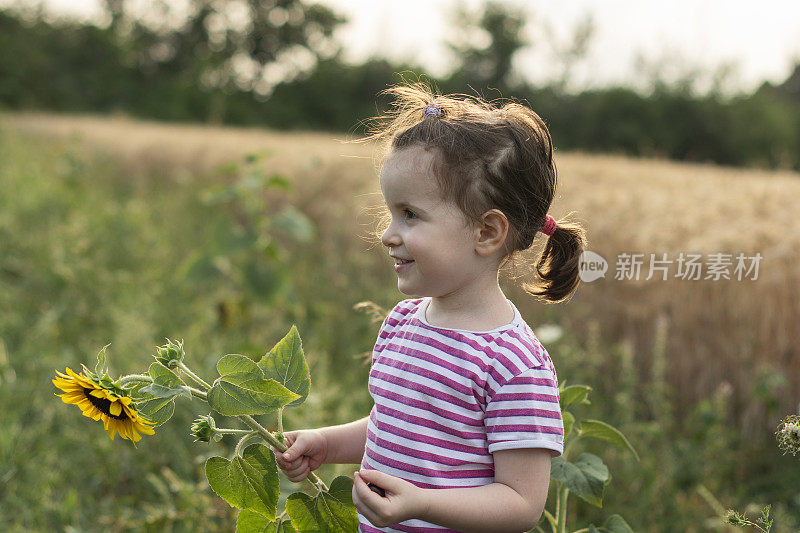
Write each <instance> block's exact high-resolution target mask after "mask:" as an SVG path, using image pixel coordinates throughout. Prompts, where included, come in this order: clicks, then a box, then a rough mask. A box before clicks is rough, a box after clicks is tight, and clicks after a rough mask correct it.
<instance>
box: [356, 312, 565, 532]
mask: <svg viewBox="0 0 800 533" xmlns="http://www.w3.org/2000/svg"><path fill="white" fill-rule="evenodd" d="M429 303H430V298H421V299H414V300H404V301H402V302H400V303H399V304H397V305H396V306H395V307H394V309H392V311H391V312H390V313H389V315H388V316H387V317H386V319H385V320H384V321H383V325H382V326H381V329H380V333H379V334H378V340H377V342H376V343H375V348H374V350H373V352H372V367H371V369H370V373H369V392H370V395H371V396H372V399H373V400H374V402H375V405H374V406H373V408H372V411H371V412H370V417H369V423H368V425H367V445H366V450H365V452H364V457H363V459H362V461H361V467H362V468H364V469H374V470H380V471H381V472H386V473H387V474H391V475H393V476H397V477H400V478H402V479H405V480H407V481H410V482H411V483H414V484H415V485H417V486H418V487H423V488H458V487H478V486H482V485H488V484H489V483H492V482H494V460H493V458H492V452H495V451H497V450H508V449H515V448H547V449H549V450H551V452H552V455H553V457H557V456H559V455H561V454H562V453H563V451H564V429H563V423H562V420H561V409H560V407H559V403H558V377H557V376H556V370H555V367H554V366H553V363H552V361H551V360H550V356H549V355H548V353H547V351H546V350H545V349H544V347H542V345H541V344H540V343H539V340H538V339H537V338H536V336H535V335H534V334H533V331H532V330H531V328H530V327H529V326H528V324H526V323H525V321H524V320H523V319H522V316H521V315H520V313H519V310H517V308H516V306H515V305H514V304H513V303H511V301H510V300H509V303H511V306H512V307H513V308H514V319H513V321H512V322H511V323H509V324H506V325H505V326H501V327H499V328H495V329H493V330H490V331H483V332H474V331H465V330H454V329H445V328H439V327H436V326H432V325H430V324H429V323H428V322H427V321H426V320H425V310H426V309H427V306H428V304H429ZM358 519H359V524H360V531H361V532H362V533H375V532H383V531H386V532H419V533H422V532H424V533H434V532H435V533H444V532H453V531H454V530H452V529H448V528H445V527H442V526H437V525H435V524H431V523H429V522H425V521H423V520H417V519H414V520H407V521H405V522H401V523H399V524H394V525H393V526H391V527H385V528H376V527H374V526H373V525H372V524H371V523H370V522H369V521H368V520H367V519H366V517H364V516H363V515H362V514H361V513H359V514H358ZM456 533H457V532H456Z"/></svg>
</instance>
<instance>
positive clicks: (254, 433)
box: [217, 429, 258, 455]
mask: <svg viewBox="0 0 800 533" xmlns="http://www.w3.org/2000/svg"><path fill="white" fill-rule="evenodd" d="M217 431H219V430H217ZM241 431H244V432H245V433H247V434H246V435H245V436H244V437H242V438H241V439H239V442H238V443H237V444H236V449H234V450H233V453H234V455H242V446H244V443H245V442H247V441H248V440H249V439H250V437H255V436H257V435H258V432H257V431H247V430H246V429H243V430H241Z"/></svg>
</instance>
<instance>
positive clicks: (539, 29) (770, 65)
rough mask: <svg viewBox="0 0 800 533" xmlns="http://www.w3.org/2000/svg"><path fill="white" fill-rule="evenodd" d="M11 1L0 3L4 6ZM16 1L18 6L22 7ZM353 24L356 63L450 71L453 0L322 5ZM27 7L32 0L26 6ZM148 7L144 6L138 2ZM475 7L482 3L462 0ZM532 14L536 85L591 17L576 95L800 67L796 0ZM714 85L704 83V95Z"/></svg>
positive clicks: (532, 5)
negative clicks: (699, 74) (688, 73)
mask: <svg viewBox="0 0 800 533" xmlns="http://www.w3.org/2000/svg"><path fill="white" fill-rule="evenodd" d="M14 1H15V0H0V5H8V4H10V3H13V2H14ZM16 1H19V0H16ZM318 1H319V2H320V3H323V4H326V5H329V6H331V7H333V8H334V9H335V10H337V11H338V12H340V13H342V14H344V15H346V16H347V18H348V19H349V22H348V23H347V25H345V26H343V27H342V28H341V29H340V31H339V33H338V35H337V37H338V38H339V41H340V42H341V43H342V44H343V45H344V50H345V57H347V58H348V59H349V60H352V61H360V60H363V59H365V58H366V57H368V56H370V55H375V54H378V55H383V56H387V57H389V58H391V59H395V60H401V59H405V60H409V61H412V62H416V63H419V64H422V65H423V66H425V67H426V68H427V69H429V70H430V71H431V72H432V73H433V74H434V75H443V74H446V73H448V72H449V70H450V69H451V68H452V65H453V57H452V56H451V55H450V54H449V53H448V51H447V48H446V46H445V45H444V42H445V41H446V39H447V38H448V36H450V35H451V32H452V31H453V30H452V28H451V27H450V24H449V23H450V21H451V14H452V12H453V10H454V6H455V1H456V0H403V1H401V2H397V1H388V0H318ZM26 3H29V2H26ZM44 3H45V5H47V6H48V7H51V8H52V9H54V10H57V11H59V12H62V13H70V14H74V15H76V16H79V17H91V16H92V15H93V14H95V13H97V12H98V5H99V4H100V1H99V0H44ZM136 3H137V4H143V5H146V3H147V0H136ZM464 3H465V4H466V5H468V6H478V5H480V4H481V3H482V1H481V0H465V2H464ZM507 3H508V4H509V5H512V6H519V7H522V8H523V9H524V10H525V11H526V12H527V13H528V14H529V16H528V19H529V25H528V28H526V34H527V36H528V38H529V39H530V41H531V42H532V45H531V46H530V47H529V48H528V49H526V50H524V51H523V52H521V53H520V54H519V55H518V57H517V61H516V63H515V71H516V72H517V73H518V74H519V75H520V76H521V77H523V78H525V79H527V80H528V81H531V82H533V83H544V82H546V81H549V80H552V79H553V78H554V77H556V76H558V72H559V63H558V62H557V61H555V60H554V55H553V48H554V47H553V46H552V45H551V44H550V43H552V42H553V39H552V38H551V39H549V40H548V38H547V33H548V32H547V31H546V29H549V33H550V34H552V35H554V36H555V45H556V47H558V46H563V45H564V43H567V42H568V37H569V36H570V34H571V32H572V30H573V28H574V27H575V25H576V24H577V23H578V22H579V21H580V20H581V19H582V18H583V17H585V16H586V15H591V16H592V18H593V20H594V23H595V28H596V30H595V35H594V38H593V40H592V42H591V46H590V49H589V53H588V56H587V57H586V59H585V60H584V61H583V62H581V63H580V64H578V65H576V67H575V72H574V76H573V80H572V81H573V85H572V87H573V88H574V89H582V88H586V87H595V86H604V85H609V84H626V85H634V86H639V87H644V82H643V79H644V78H643V76H642V69H641V68H639V69H637V67H636V58H637V56H642V57H644V58H645V59H646V61H645V63H646V64H649V65H651V66H652V65H655V64H661V65H663V67H664V71H665V73H666V74H667V76H669V75H670V73H673V74H674V73H679V72H684V71H685V70H686V69H688V68H701V69H703V70H704V71H705V72H706V74H705V76H704V77H705V78H710V72H712V71H714V70H715V69H716V68H718V67H719V66H721V65H723V64H728V65H731V66H733V67H734V69H733V71H732V74H731V75H730V76H729V77H728V85H727V89H728V90H729V91H736V90H741V91H750V90H753V89H755V88H756V87H758V85H760V84H761V82H762V81H764V80H767V81H772V82H780V81H782V80H783V79H785V78H786V77H787V76H788V75H789V73H790V72H791V66H792V65H793V64H794V61H795V60H800V2H797V1H793V0H760V1H759V2H731V1H724V0H672V1H670V2H662V1H659V2H656V1H651V0H638V1H636V0H569V1H565V2H553V1H550V0H507ZM706 85H708V83H700V88H701V90H702V89H703V87H704V86H706Z"/></svg>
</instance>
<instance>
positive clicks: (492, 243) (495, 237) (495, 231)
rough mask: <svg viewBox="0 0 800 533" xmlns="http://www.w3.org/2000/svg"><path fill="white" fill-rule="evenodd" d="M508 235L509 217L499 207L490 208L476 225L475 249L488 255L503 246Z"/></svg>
mask: <svg viewBox="0 0 800 533" xmlns="http://www.w3.org/2000/svg"><path fill="white" fill-rule="evenodd" d="M507 236H508V219H507V218H506V216H505V215H504V214H503V212H502V211H500V210H499V209H490V210H489V211H486V212H485V213H484V214H483V215H481V219H480V221H479V222H478V224H477V225H476V226H475V251H476V252H477V253H478V255H480V256H482V257H488V256H490V255H492V254H493V253H495V252H496V251H497V250H499V249H501V248H502V247H503V244H504V243H505V242H506V237H507Z"/></svg>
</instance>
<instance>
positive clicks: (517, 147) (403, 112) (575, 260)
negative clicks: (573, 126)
mask: <svg viewBox="0 0 800 533" xmlns="http://www.w3.org/2000/svg"><path fill="white" fill-rule="evenodd" d="M381 94H387V95H389V96H391V97H393V99H394V101H393V102H392V106H391V107H390V109H389V110H388V111H387V113H386V114H385V115H382V116H379V117H376V118H374V119H372V121H371V127H370V128H369V129H368V136H367V138H366V139H364V140H379V141H384V143H385V144H384V149H385V151H384V156H386V155H388V154H389V153H391V152H392V151H396V150H402V149H404V148H409V147H415V146H421V147H423V148H424V149H425V150H432V151H434V153H435V154H436V157H434V164H433V172H434V175H435V176H436V179H437V184H438V186H439V190H440V191H442V193H443V196H444V199H446V200H449V201H452V202H453V203H455V204H456V205H457V206H458V207H459V209H460V210H461V212H462V213H464V215H465V217H466V218H467V220H472V221H475V222H478V221H479V220H480V217H481V215H482V214H483V213H485V212H486V211H488V210H490V209H499V210H500V211H502V212H503V214H505V216H506V218H507V219H508V221H509V226H510V228H509V233H508V237H507V238H506V244H505V253H504V255H503V260H502V262H501V264H500V267H501V268H502V267H503V266H504V265H505V264H506V263H507V262H509V261H511V260H512V259H514V258H515V257H516V256H517V254H518V252H520V251H522V250H526V249H528V248H530V247H531V245H532V244H533V239H534V237H535V236H536V233H537V232H538V231H539V230H540V229H541V228H542V225H543V224H544V221H545V216H546V215H547V211H548V210H549V209H550V204H551V202H552V200H553V195H554V193H555V189H556V166H555V163H554V162H553V142H552V139H551V138H550V133H549V132H548V131H547V126H545V123H544V121H543V120H542V119H541V118H540V117H539V115H537V114H536V113H534V112H533V111H532V110H531V109H529V108H528V107H526V106H524V105H522V104H519V103H516V102H513V101H509V102H507V103H505V105H503V106H502V107H499V108H498V107H495V106H493V105H492V104H491V103H489V102H487V101H485V100H483V99H481V98H477V97H472V96H469V95H463V94H453V95H445V96H443V95H440V94H434V93H433V91H432V90H431V89H430V87H429V86H428V85H427V84H425V83H423V82H414V83H406V84H401V85H394V86H392V87H390V88H388V89H386V90H384V91H382V92H381ZM429 104H435V106H437V107H438V110H440V112H439V113H438V114H437V113H436V112H435V111H436V109H433V110H431V109H430V108H429V112H428V113H425V111H424V110H425V107H426V106H428V105H429ZM430 111H434V112H430ZM585 246H586V237H585V231H584V229H583V228H582V227H581V226H580V225H579V224H577V223H574V222H570V221H563V222H558V227H557V228H556V230H555V232H554V233H553V234H552V235H551V236H550V237H549V238H548V239H547V242H546V244H545V247H544V250H543V251H542V254H541V255H540V256H539V258H538V260H537V262H536V273H537V275H538V279H537V280H536V281H535V282H534V283H530V284H523V289H524V290H525V291H526V292H528V293H529V294H532V295H534V296H536V297H539V298H540V299H544V300H546V301H549V302H560V301H562V300H565V299H567V298H569V297H570V296H571V295H572V293H573V292H574V291H575V289H576V288H577V286H578V279H579V278H578V274H579V260H580V255H581V253H582V252H583V250H584V248H585Z"/></svg>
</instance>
